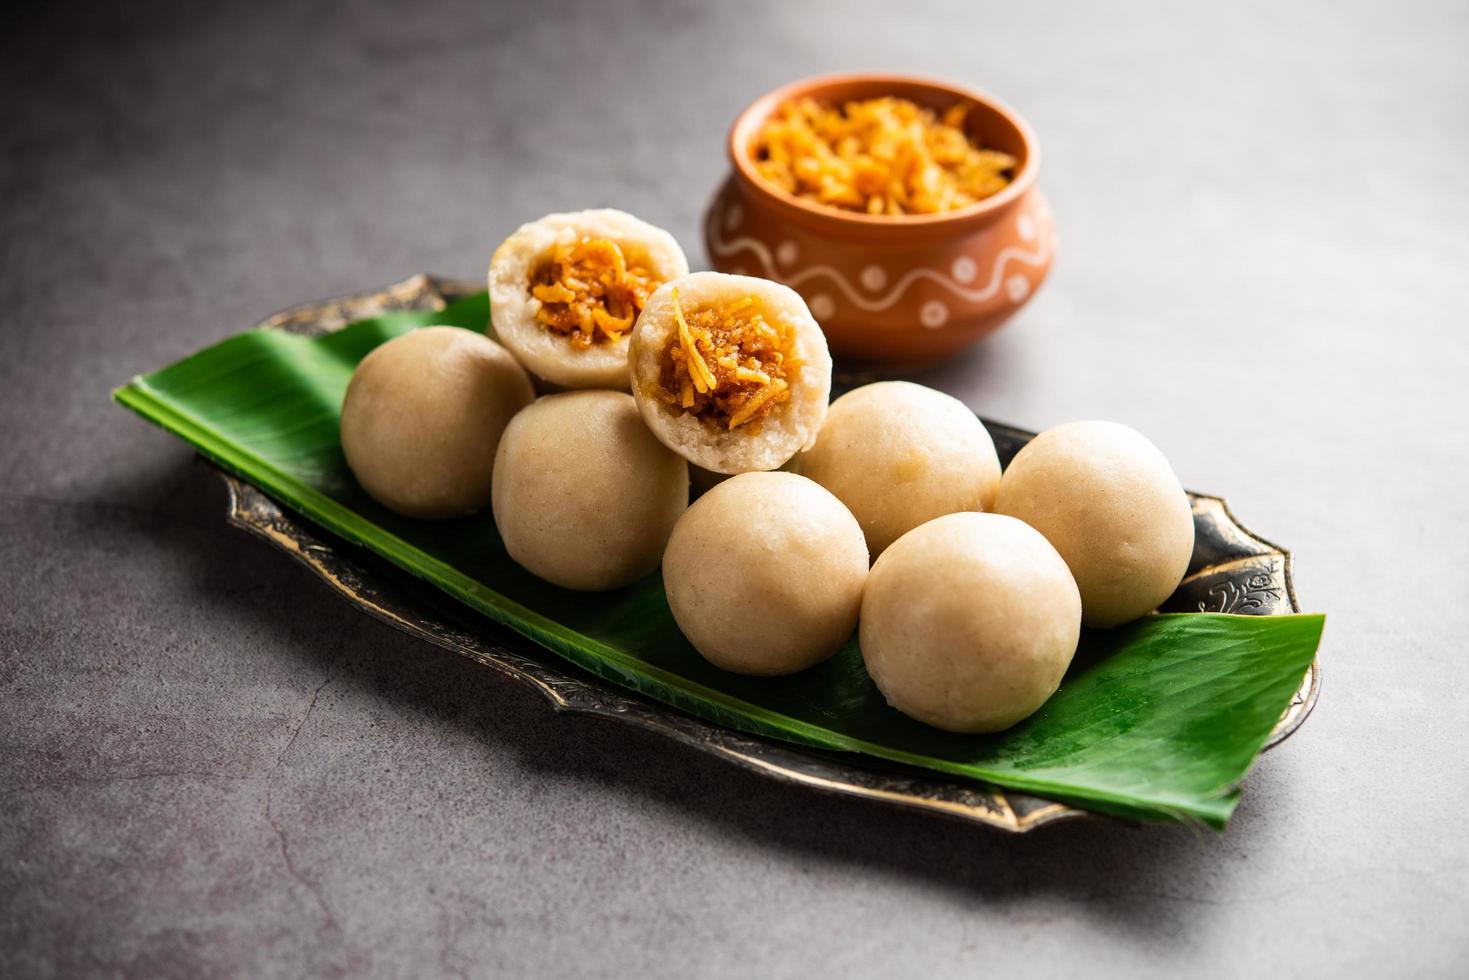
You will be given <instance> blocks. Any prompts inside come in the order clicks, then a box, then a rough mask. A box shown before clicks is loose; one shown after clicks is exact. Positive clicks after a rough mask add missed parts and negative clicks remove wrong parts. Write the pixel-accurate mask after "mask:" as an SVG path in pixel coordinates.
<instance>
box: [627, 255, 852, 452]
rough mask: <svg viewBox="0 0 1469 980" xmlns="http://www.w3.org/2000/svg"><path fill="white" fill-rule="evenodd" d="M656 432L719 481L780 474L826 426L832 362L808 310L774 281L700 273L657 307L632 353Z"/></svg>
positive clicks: (636, 385)
mask: <svg viewBox="0 0 1469 980" xmlns="http://www.w3.org/2000/svg"><path fill="white" fill-rule="evenodd" d="M628 366H629V368H630V371H631V374H632V393H633V397H634V398H636V399H637V402H638V408H639V410H641V411H642V413H643V419H644V421H646V422H647V423H648V428H650V429H652V430H653V434H654V435H655V436H657V437H658V438H659V439H660V440H662V442H663V444H664V445H666V446H667V447H668V448H670V449H672V450H673V451H674V452H676V453H678V454H679V455H681V456H683V457H684V458H685V459H687V460H688V461H689V462H691V463H694V464H695V465H697V466H702V467H704V469H706V470H713V471H714V472H716V473H747V472H751V471H755V470H773V469H776V468H777V467H780V466H782V465H783V464H784V463H785V462H786V461H787V460H789V459H790V458H791V457H792V456H794V455H795V454H796V453H797V452H799V451H800V450H802V449H807V448H810V446H811V445H812V444H813V443H814V442H815V441H816V433H817V432H818V431H819V430H820V429H821V422H822V420H823V419H824V418H825V417H826V402H827V398H828V397H829V396H830V394H831V354H830V353H828V351H827V349H826V337H825V335H823V334H822V332H821V327H819V326H818V325H817V323H816V321H815V319H813V318H812V316H811V311H810V310H808V309H807V308H806V302H805V300H803V299H801V297H800V295H799V294H798V293H796V291H795V290H793V289H790V288H789V287H787V286H782V285H780V284H779V283H774V282H770V281H769V280H766V279H755V278H752V277H750V276H731V275H725V274H723V273H719V272H696V273H694V274H693V275H691V276H685V277H684V278H682V279H678V280H675V281H673V282H669V283H666V284H664V285H663V286H662V287H661V288H659V290H658V291H657V292H656V293H654V294H653V295H652V297H651V298H650V299H649V300H648V303H647V305H646V306H645V307H644V308H643V312H642V315H641V316H639V317H638V323H637V327H636V328H635V329H634V330H633V336H632V346H631V348H630V349H629V351H628Z"/></svg>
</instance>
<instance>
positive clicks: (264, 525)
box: [219, 275, 1321, 833]
mask: <svg viewBox="0 0 1469 980" xmlns="http://www.w3.org/2000/svg"><path fill="white" fill-rule="evenodd" d="M482 288H483V287H482V286H481V285H480V284H478V283H471V282H462V281H456V280H449V279H441V278H437V277H434V276H428V275H417V276H414V277H412V278H410V279H407V280H404V281H403V282H400V283H397V284H395V285H392V286H388V287H386V288H385V289H380V290H374V291H371V292H367V293H361V294H358V295H354V296H348V297H343V298H339V299H331V300H325V301H322V302H319V303H310V304H306V305H302V306H297V307H293V308H291V309H288V310H285V311H283V312H281V313H277V314H275V315H274V316H272V317H270V318H268V319H267V320H265V321H264V322H262V323H260V324H259V327H261V328H264V329H276V330H287V331H290V332H292V333H299V334H305V335H314V334H321V333H326V332H328V331H331V330H336V329H339V328H341V327H343V326H345V325H346V324H348V323H351V322H353V321H355V320H360V319H364V318H367V317H373V316H378V315H380V314H382V313H385V312H389V311H392V310H423V309H442V308H443V307H444V306H445V305H446V304H447V303H450V302H453V301H455V300H457V299H461V298H463V297H465V296H468V295H471V294H472V293H474V292H477V291H479V290H480V289H482ZM839 374H840V372H839ZM841 380H842V379H841V378H840V377H839V378H838V385H839V386H840V384H841ZM985 424H986V426H987V427H988V428H989V430H990V432H991V434H992V435H993V436H994V439H995V446H996V448H997V449H998V450H999V452H1000V457H1001V460H1002V461H1004V462H1008V461H1009V459H1010V457H1011V456H1013V455H1014V454H1015V452H1016V451H1017V450H1019V448H1020V447H1021V446H1023V445H1024V444H1025V443H1026V441H1028V440H1029V439H1030V438H1031V436H1032V435H1033V433H1030V432H1026V431H1025V430H1023V429H1016V428H1012V427H1010V426H1006V425H1000V424H996V423H992V422H989V421H986V422H985ZM219 472H220V476H221V477H223V479H224V481H225V484H226V485H227V487H228V490H229V521H230V523H231V524H233V525H235V526H236V527H239V528H242V529H244V530H245V531H248V532H250V533H251V534H254V535H256V536H257V537H260V538H262V539H264V540H265V541H268V542H269V543H271V544H272V545H274V546H275V547H277V548H279V549H281V550H282V551H284V552H286V553H287V554H289V555H291V556H292V557H294V558H296V559H297V560H298V561H300V562H302V563H303V564H304V565H306V567H308V568H310V569H311V570H312V571H313V572H315V573H316V574H317V575H318V576H319V577H320V578H321V579H322V580H323V581H325V582H326V583H327V584H328V585H329V586H331V587H332V588H333V589H334V590H336V591H337V592H338V593H339V594H340V595H341V596H342V597H343V598H345V599H347V600H348V601H349V602H351V603H352V604H354V605H356V606H358V607H359V608H361V609H362V610H364V611H365V612H367V613H368V614H370V615H372V616H375V617H376V618H378V619H380V620H382V621H383V622H386V623H389V624H391V625H393V626H395V627H397V628H398V629H401V630H402V631H404V632H405V633H408V634H409V635H411V636H416V637H418V638H420V639H423V640H427V641H428V642H430V643H433V644H435V645H436V646H440V647H443V648H444V649H446V650H452V651H453V652H455V653H457V654H460V655H462V656H465V657H468V658H469V659H471V660H473V661H475V662H477V663H480V664H483V665H485V666H486V667H491V668H493V669H495V670H497V671H499V672H500V673H502V674H504V675H505V676H507V677H510V678H512V679H514V680H516V681H519V682H520V683H522V684H525V685H527V686H529V687H531V688H532V689H534V690H536V691H539V692H540V693H541V694H542V695H543V696H544V697H545V698H546V699H547V700H548V701H549V702H550V703H551V705H552V707H553V708H555V709H556V710H557V711H567V712H577V713H580V714H588V715H597V716H601V717H606V718H615V719H618V720H620V721H623V722H627V723H629V724H633V725H637V726H639V727H641V728H645V729H649V730H651V731H655V732H659V733H661V734H663V735H666V736H668V737H669V738H672V739H674V740H676V741H678V742H682V743H683V744H685V745H688V746H691V747H693V748H695V749H698V750H700V751H702V752H707V753H710V754H712V755H715V756H718V757H720V758H723V759H726V760H728V761H730V762H733V763H735V764H737V765H740V766H742V767H744V768H746V769H749V770H752V771H754V772H757V773H760V774H762V775H765V776H769V777H771V778H774V779H778V780H781V781H784V782H789V783H795V784H799V785H803V786H809V787H811V788H813V789H817V790H821V791H824V792H828V793H836V794H842V795H847V796H856V797H862V798H865V799H871V800H876V801H879V802H883V803H888V804H891V805H896V806H901V807H907V808H910V809H916V810H923V811H927V812H930V813H938V814H943V815H946V816H950V817H955V818H958V819H962V820H966V821H969V822H972V823H978V824H983V825H986V826H989V827H994V828H998V829H1000V830H1006V831H1010V832H1014V833H1023V832H1025V831H1029V830H1033V829H1034V828H1036V827H1040V826H1043V825H1046V824H1051V823H1056V822H1058V821H1062V820H1070V819H1075V818H1079V817H1084V816H1094V815H1093V814H1089V813H1087V812H1086V811H1083V810H1079V809H1076V808H1074V807H1071V806H1068V805H1066V804H1063V803H1057V802H1054V801H1051V800H1045V799H1041V798H1038V797H1035V796H1030V795H1027V794H1023V793H1016V792H1005V791H1002V790H1000V789H999V788H996V787H991V786H987V785H985V784H982V783H978V782H974V781H969V780H962V779H953V778H946V777H943V776H937V775H934V774H931V773H925V772H923V771H921V770H917V769H910V768H906V767H902V766H896V765H890V764H887V763H884V762H881V761H880V760H873V759H867V758H865V757H859V756H854V755H848V754H843V753H837V752H824V751H821V750H817V749H809V748H805V747H802V746H796V745H790V744H786V743H784V742H780V741H777V740H775V739H769V738H763V737H760V736H754V735H746V734H743V733H740V732H736V731H733V730H730V729H727V728H722V727H720V726H717V725H713V724H710V723H708V722H704V721H701V720H700V719H698V718H695V717H694V716H692V715H689V714H686V713H684V712H682V711H679V710H678V709H676V708H671V707H668V706H666V705H664V704H662V703H660V702H657V701H654V700H652V699H651V698H647V697H644V696H643V695H640V694H636V693H633V692H631V691H627V690H623V689H622V688H619V687H616V686H614V685H612V684H609V683H607V682H606V681H603V680H601V679H599V678H596V677H593V676H591V675H590V674H587V673H585V672H583V671H581V670H580V669H579V668H576V667H574V666H572V665H570V664H567V663H565V662H563V661H561V660H559V659H558V658H557V657H555V655H554V654H551V653H549V652H546V651H544V650H541V649H540V648H539V647H537V646H535V645H534V644H532V643H530V642H529V641H527V640H525V639H524V638H522V637H520V636H518V635H517V634H515V633H513V632H512V631H510V630H509V629H506V628H504V627H501V626H499V625H498V624H495V623H492V622H490V621H489V620H487V619H483V618H480V617H477V616H475V614H474V613H473V612H471V611H470V610H468V609H467V608H463V607H461V606H459V605H458V604H457V603H454V602H453V601H452V600H450V599H449V598H448V597H446V596H443V595H442V594H441V593H439V592H437V591H436V590H434V589H433V588H432V587H430V586H428V585H426V584H424V583H422V582H420V581H418V580H417V579H414V578H412V577H411V576H409V575H407V574H406V573H403V572H401V571H399V570H398V569H396V568H394V567H393V566H391V565H390V564H389V563H387V562H386V561H384V560H383V559H381V558H379V557H377V556H376V555H374V554H372V553H370V552H368V551H365V550H363V549H360V548H357V547H355V546H352V545H349V544H347V543H345V542H342V541H339V540H337V539H334V538H331V537H329V536H328V534H327V532H324V531H322V530H321V529H319V528H316V527H315V526H314V525H309V524H307V523H306V522H304V521H302V520H300V519H298V518H297V517H296V516H295V515H293V514H290V513H288V512H286V511H285V510H284V509H282V508H281V507H280V506H279V505H278V504H276V502H275V501H273V500H272V499H271V498H270V497H268V496H266V495H265V494H264V493H263V492H262V491H260V490H259V489H257V488H256V487H254V486H253V485H251V484H249V483H247V482H245V481H243V480H241V479H239V478H237V477H235V476H233V475H231V474H228V473H224V472H223V471H219ZM1190 497H1191V499H1192V502H1193V511H1194V523H1195V532H1196V535H1195V536H1196V543H1195V549H1194V560H1193V563H1192V565H1191V566H1190V568H1189V571H1188V574H1187V576H1186V577H1185V578H1184V580H1183V582H1182V584H1181V585H1180V586H1179V588H1178V591H1177V592H1176V593H1174V595H1173V596H1172V597H1171V598H1170V599H1169V600H1168V602H1167V603H1165V604H1164V606H1163V608H1164V609H1165V610H1167V611H1173V612H1195V611H1211V612H1232V613H1243V614H1251V615H1265V616H1268V615H1279V614H1282V613H1289V612H1299V611H1300V606H1299V604H1298V603H1297V601H1296V595H1295V588H1294V585H1293V582H1292V580H1291V556H1290V552H1289V551H1287V550H1285V549H1284V548H1281V547H1280V546H1278V545H1275V544H1271V543H1270V542H1269V541H1266V540H1265V539H1264V538H1261V537H1259V536H1258V535H1255V534H1253V533H1252V532H1250V531H1249V530H1247V529H1246V528H1245V527H1244V526H1243V525H1241V524H1240V523H1239V522H1238V521H1237V520H1236V519H1235V517H1234V515H1233V514H1232V513H1230V511H1229V507H1228V506H1227V505H1226V504H1225V502H1224V501H1223V500H1222V499H1220V498H1218V497H1212V496H1208V495H1206V494H1197V493H1191V494H1190ZM1320 686H1321V671H1320V664H1319V661H1318V662H1316V663H1313V664H1312V665H1311V669H1310V671H1308V672H1307V674H1306V676H1305V678H1304V679H1303V680H1302V683H1301V687H1300V689H1299V690H1298V691H1297V692H1296V695H1295V697H1294V698H1293V699H1292V701H1291V703H1290V705H1289V706H1288V707H1287V708H1286V710H1285V712H1284V714H1282V715H1281V718H1280V721H1279V722H1277V724H1276V726H1275V730H1274V731H1273V732H1272V733H1271V736H1270V739H1269V741H1268V742H1267V743H1266V746H1265V747H1266V748H1267V749H1268V748H1271V747H1273V746H1275V745H1278V744H1280V742H1281V741H1283V740H1284V739H1285V738H1286V737H1287V736H1289V735H1290V734H1291V733H1292V732H1294V731H1295V730H1296V728H1298V727H1299V726H1300V725H1301V723H1302V722H1303V721H1305V719H1306V716H1307V715H1308V714H1310V712H1311V709H1312V708H1313V707H1314V706H1315V704H1316V699H1317V696H1318V694H1319V693H1320Z"/></svg>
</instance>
